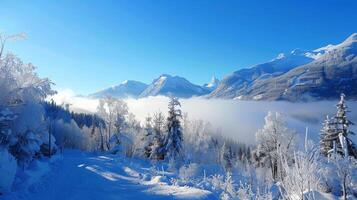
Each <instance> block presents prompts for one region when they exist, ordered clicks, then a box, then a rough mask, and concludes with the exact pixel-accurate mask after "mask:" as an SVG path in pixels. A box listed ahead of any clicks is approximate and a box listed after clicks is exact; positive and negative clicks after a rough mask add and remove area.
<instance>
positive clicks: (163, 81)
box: [140, 74, 209, 98]
mask: <svg viewBox="0 0 357 200" xmlns="http://www.w3.org/2000/svg"><path fill="white" fill-rule="evenodd" d="M208 92H209V91H208V90H207V89H206V88H204V87H201V86H198V85H195V84H193V83H191V82H189V81H188V80H186V79H185V78H182V77H179V76H171V75H168V74H163V75H161V76H160V77H159V78H157V79H155V80H154V81H153V82H152V83H151V84H150V85H149V86H148V87H147V88H146V89H145V90H144V91H143V92H142V93H141V94H140V97H148V96H157V95H164V96H169V95H173V96H176V97H182V98H188V97H192V96H201V95H204V94H207V93H208Z"/></svg>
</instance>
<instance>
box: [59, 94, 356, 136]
mask: <svg viewBox="0 0 357 200" xmlns="http://www.w3.org/2000/svg"><path fill="white" fill-rule="evenodd" d="M53 99H54V100H55V101H56V102H57V103H58V104H64V103H69V104H70V105H71V109H72V110H74V111H77V112H83V111H85V112H95V110H96V106H97V104H98V100H95V99H88V98H85V97H78V96H74V94H73V92H71V91H70V90H64V91H62V92H59V93H58V94H57V95H55V96H54V97H53ZM125 101H126V102H127V104H128V107H129V110H130V112H132V113H133V114H134V115H135V116H136V118H137V119H138V120H140V121H142V122H143V121H144V119H145V117H146V116H147V115H148V114H153V113H155V112H157V111H162V112H163V113H165V114H166V112H167V103H168V98H167V97H162V96H158V97H147V98H142V99H126V100H125ZM336 103H337V102H336V101H319V102H309V103H289V102H276V101H275V102H261V101H237V100H221V99H203V98H190V99H181V104H182V111H183V112H184V113H188V117H189V118H190V119H202V120H205V121H208V122H210V123H211V124H212V125H213V127H215V128H217V129H220V130H221V132H222V134H224V135H226V136H229V137H233V138H235V139H237V140H239V141H241V142H247V143H253V142H254V140H255V132H256V131H257V130H258V129H259V128H261V127H262V126H263V124H264V117H265V116H266V114H267V113H268V112H269V111H276V112H281V113H283V114H284V115H285V116H286V121H287V124H288V126H289V127H291V128H293V129H295V130H296V131H297V132H298V133H300V136H303V135H304V133H305V128H306V127H309V137H311V138H313V139H315V140H316V139H317V138H318V134H319V130H320V129H321V123H322V121H323V120H324V117H325V116H326V115H331V116H332V115H333V114H334V113H335V112H336V108H335V104H336ZM348 106H349V110H351V111H352V112H351V113H349V117H350V119H351V120H352V121H354V122H356V123H357V102H348ZM353 129H354V130H356V127H353ZM353 137H354V138H353V140H355V141H356V140H357V139H356V137H355V136H353Z"/></svg>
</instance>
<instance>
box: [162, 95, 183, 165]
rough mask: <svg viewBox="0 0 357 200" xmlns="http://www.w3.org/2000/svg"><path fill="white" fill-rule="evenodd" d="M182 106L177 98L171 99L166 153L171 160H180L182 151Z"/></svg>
mask: <svg viewBox="0 0 357 200" xmlns="http://www.w3.org/2000/svg"><path fill="white" fill-rule="evenodd" d="M180 107H181V104H180V102H179V100H178V98H177V97H170V101H169V106H168V108H169V112H168V117H167V131H168V133H167V138H166V141H165V152H166V156H168V158H169V159H174V160H176V159H178V158H179V156H180V154H181V150H182V141H183V137H182V130H181V124H180V118H181V117H182V115H181V109H180Z"/></svg>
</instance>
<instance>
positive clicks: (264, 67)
mask: <svg viewBox="0 0 357 200" xmlns="http://www.w3.org/2000/svg"><path fill="white" fill-rule="evenodd" d="M309 53H311V54H313V55H315V53H313V52H307V51H301V50H294V51H292V52H290V53H289V54H279V55H278V56H277V57H276V58H274V59H273V60H271V61H269V62H265V63H262V64H258V65H255V66H252V67H250V68H245V69H241V70H238V71H236V72H233V73H232V74H230V75H228V76H227V77H225V78H224V79H223V80H222V81H221V82H220V84H219V85H218V86H217V89H216V90H214V91H213V92H212V93H211V94H210V95H209V96H210V97H215V98H217V97H220V98H234V97H237V96H239V94H240V93H242V92H243V91H245V90H246V89H247V88H248V87H249V86H250V85H251V84H252V83H253V82H254V81H257V80H261V79H269V78H272V77H275V76H278V75H281V74H283V73H285V72H287V71H289V70H291V69H293V68H295V67H297V66H300V65H303V64H307V63H309V62H311V61H313V60H314V59H313V58H312V57H311V55H310V54H309Z"/></svg>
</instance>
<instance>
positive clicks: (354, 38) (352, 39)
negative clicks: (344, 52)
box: [344, 33, 357, 42]
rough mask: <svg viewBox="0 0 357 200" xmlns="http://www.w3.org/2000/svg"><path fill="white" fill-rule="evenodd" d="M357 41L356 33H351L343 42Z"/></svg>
mask: <svg viewBox="0 0 357 200" xmlns="http://www.w3.org/2000/svg"><path fill="white" fill-rule="evenodd" d="M354 41H357V33H352V35H350V36H349V37H348V38H347V39H346V40H345V41H344V42H354Z"/></svg>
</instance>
